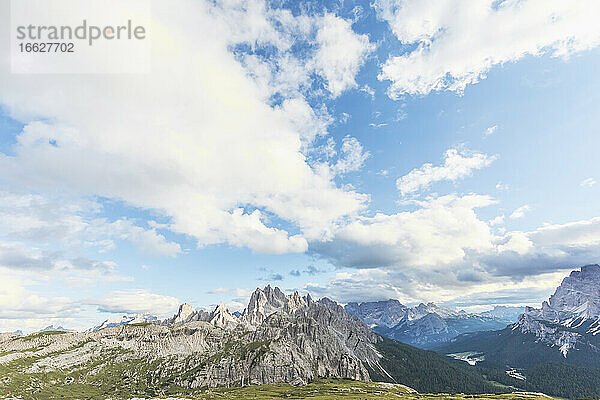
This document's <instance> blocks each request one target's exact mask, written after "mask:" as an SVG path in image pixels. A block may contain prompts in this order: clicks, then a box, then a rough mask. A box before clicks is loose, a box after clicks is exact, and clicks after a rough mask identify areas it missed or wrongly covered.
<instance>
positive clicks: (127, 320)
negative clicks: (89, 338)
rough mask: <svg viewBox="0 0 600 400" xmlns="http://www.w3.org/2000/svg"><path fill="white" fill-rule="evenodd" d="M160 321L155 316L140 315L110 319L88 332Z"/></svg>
mask: <svg viewBox="0 0 600 400" xmlns="http://www.w3.org/2000/svg"><path fill="white" fill-rule="evenodd" d="M157 322H159V319H158V318H157V317H155V316H153V315H148V314H140V315H123V316H121V317H117V318H110V319H107V320H105V321H103V322H102V323H101V324H100V325H97V326H95V327H93V328H90V329H88V332H95V331H98V330H100V329H104V328H112V327H115V326H120V325H127V324H143V323H157Z"/></svg>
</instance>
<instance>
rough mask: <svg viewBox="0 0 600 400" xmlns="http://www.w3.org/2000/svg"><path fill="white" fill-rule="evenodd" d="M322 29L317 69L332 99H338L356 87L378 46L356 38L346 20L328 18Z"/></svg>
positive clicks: (318, 36) (319, 32)
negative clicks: (362, 70) (361, 71)
mask: <svg viewBox="0 0 600 400" xmlns="http://www.w3.org/2000/svg"><path fill="white" fill-rule="evenodd" d="M319 25H320V26H319V30H318V32H317V37H316V40H317V43H318V44H319V50H318V51H317V53H316V55H315V57H314V63H315V69H316V70H317V71H318V72H319V73H320V74H321V75H323V77H324V78H325V79H326V80H327V89H328V90H329V91H330V92H331V95H332V96H333V97H337V96H339V95H340V94H341V93H342V92H343V91H345V90H347V89H348V88H354V87H357V84H356V81H355V80H354V77H355V76H356V74H357V73H358V70H359V68H360V67H361V66H362V65H363V63H364V61H365V58H366V56H367V55H368V54H369V53H370V52H371V51H373V50H374V49H375V46H374V45H373V44H371V43H370V42H369V37H368V36H367V35H357V34H356V33H355V32H354V31H353V30H352V24H351V23H350V21H347V20H345V19H343V18H339V17H336V16H335V15H332V14H326V15H325V16H324V17H323V18H322V19H320V20H319ZM371 91H372V89H371ZM369 92H370V91H369ZM371 96H373V95H371Z"/></svg>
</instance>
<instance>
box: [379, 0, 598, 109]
mask: <svg viewBox="0 0 600 400" xmlns="http://www.w3.org/2000/svg"><path fill="white" fill-rule="evenodd" d="M374 7H375V8H376V10H377V14H378V16H379V18H381V19H382V20H384V21H386V22H387V23H388V24H389V26H390V27H391V29H392V31H393V33H394V34H395V35H396V37H397V38H398V40H400V41H401V42H402V43H404V44H411V45H413V49H411V50H409V51H408V52H406V53H404V54H402V55H400V56H393V57H390V58H389V59H388V60H387V61H386V62H385V64H383V66H382V70H381V74H380V75H379V78H380V79H381V80H389V81H391V85H390V87H389V89H388V94H389V96H390V97H392V98H398V97H399V96H401V95H403V94H419V95H425V94H427V93H429V92H431V91H442V90H451V91H457V92H462V91H463V90H464V89H465V87H466V86H467V85H470V84H474V83H477V82H478V81H480V80H481V79H484V78H485V76H486V74H487V72H488V71H489V70H490V69H491V68H492V67H493V66H495V65H502V64H505V63H508V62H515V61H518V60H520V59H522V58H523V57H525V56H528V55H531V56H541V55H545V54H548V55H551V56H553V57H568V56H569V55H571V54H574V53H577V52H581V51H584V50H587V49H591V48H593V47H596V46H598V44H600V27H599V26H598V24H597V21H596V18H595V16H596V15H598V14H599V13H600V4H598V2H596V1H594V0H584V1H577V2H575V3H573V2H569V3H566V2H563V1H560V0H525V1H521V0H507V1H501V2H498V1H494V0H484V1H477V2H472V1H469V0H451V1H446V2H444V3H443V4H440V3H439V2H437V1H435V0H426V1H422V0H408V1H401V0H376V1H375V3H374Z"/></svg>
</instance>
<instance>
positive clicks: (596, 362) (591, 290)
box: [437, 265, 600, 397]
mask: <svg viewBox="0 0 600 400" xmlns="http://www.w3.org/2000/svg"><path fill="white" fill-rule="evenodd" d="M599 332H600V266H599V265H587V266H584V267H582V268H581V269H580V270H578V271H573V272H571V273H570V275H569V276H567V277H566V278H564V280H563V281H562V283H561V285H560V286H559V287H558V288H557V289H556V291H555V292H554V294H553V295H552V296H551V297H550V299H549V300H548V301H544V302H543V303H542V305H541V307H540V308H532V307H528V308H527V309H526V310H525V313H524V314H522V315H521V316H519V319H518V321H517V322H516V323H514V324H512V325H510V326H508V327H506V328H505V329H502V330H498V331H492V332H477V333H468V334H464V335H461V336H459V337H457V338H455V339H453V340H452V341H450V342H449V343H446V344H444V345H442V346H440V347H439V348H438V349H437V350H438V351H439V352H441V353H443V354H449V355H451V356H454V357H455V358H457V359H462V360H464V361H467V362H469V363H470V364H476V367H475V368H476V369H478V370H479V371H481V372H482V373H484V374H485V375H486V376H490V377H492V376H493V379H494V380H497V381H500V382H503V383H505V384H508V385H511V386H517V387H520V388H523V389H533V390H539V391H544V392H545V393H548V394H553V395H559V396H564V397H600V335H598V333H599Z"/></svg>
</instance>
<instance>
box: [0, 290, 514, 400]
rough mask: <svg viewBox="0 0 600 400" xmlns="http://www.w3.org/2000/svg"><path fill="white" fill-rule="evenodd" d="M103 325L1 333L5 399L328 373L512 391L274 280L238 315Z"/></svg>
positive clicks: (164, 389) (153, 393) (148, 391)
mask: <svg viewBox="0 0 600 400" xmlns="http://www.w3.org/2000/svg"><path fill="white" fill-rule="evenodd" d="M103 325H104V327H102V328H100V327H99V329H95V330H91V331H89V332H85V333H59V332H48V333H47V334H45V335H44V334H38V335H34V336H29V337H25V338H22V337H18V336H16V335H11V334H7V335H4V336H0V355H1V356H0V369H1V370H2V372H3V382H8V383H7V384H5V385H0V397H2V396H5V395H10V396H9V397H11V396H12V397H19V396H21V395H22V394H23V393H24V392H23V390H25V389H24V388H27V387H33V386H32V385H35V388H36V396H38V398H56V397H61V394H64V393H69V394H73V393H74V394H73V396H77V397H79V398H108V397H110V398H115V399H116V398H132V397H138V398H139V397H157V396H160V397H164V396H170V395H171V396H175V395H188V394H190V395H193V394H194V393H198V390H200V388H206V387H216V386H246V385H248V384H270V383H290V384H294V385H303V384H306V383H308V382H311V381H313V380H314V379H317V378H325V377H332V378H349V379H354V380H377V381H385V382H391V383H400V384H404V385H407V386H410V387H414V388H415V389H417V390H418V391H422V392H446V393H460V392H463V393H486V392H497V391H504V390H505V389H503V388H501V387H499V386H498V385H496V384H494V383H492V382H490V381H488V380H487V379H486V378H485V377H483V376H482V375H481V374H479V373H478V372H477V371H472V370H471V369H470V368H469V366H468V365H467V364H464V363H462V362H458V361H456V360H453V359H451V358H448V357H444V356H441V355H439V354H437V353H434V352H431V351H424V350H420V349H417V348H414V347H411V346H408V345H405V344H402V343H399V342H396V341H394V340H389V339H384V338H382V337H381V336H380V335H378V334H376V333H374V332H373V331H372V330H371V329H369V327H368V326H367V325H365V324H364V323H363V322H362V321H361V320H360V319H358V318H357V317H355V316H351V315H350V314H348V313H347V312H346V311H345V310H344V308H343V307H341V306H340V305H339V304H337V303H336V302H334V301H332V300H330V299H327V298H323V299H320V300H313V298H312V297H311V296H310V295H306V296H301V295H300V294H299V293H298V292H294V293H292V294H285V293H283V292H282V291H281V290H280V289H279V288H276V287H275V288H272V287H271V286H267V287H265V288H264V289H257V290H256V291H255V292H254V293H253V294H252V295H251V297H250V301H249V303H248V305H247V306H246V308H245V309H244V311H243V312H242V313H241V315H239V316H235V315H233V314H231V313H230V311H229V310H228V309H227V307H226V306H225V305H224V304H222V303H221V304H219V305H218V306H217V307H215V309H214V310H213V311H212V312H210V313H208V312H205V311H196V310H194V309H193V307H191V306H190V305H188V304H183V305H181V306H180V308H179V310H178V312H177V313H176V314H175V315H174V316H173V317H172V318H169V319H167V320H164V321H156V320H152V321H151V322H150V323H142V324H136V323H132V322H131V321H130V320H129V317H124V318H122V319H120V320H117V321H113V322H111V321H107V322H106V323H104V324H103ZM109 325H112V326H109ZM101 326H102V325H101ZM73 383H76V385H73ZM73 390H76V392H73Z"/></svg>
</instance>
